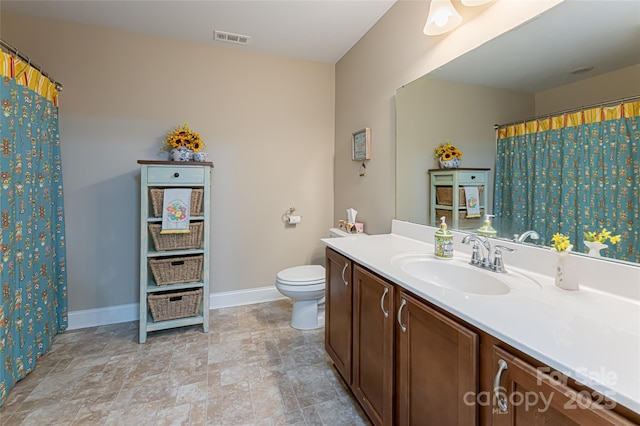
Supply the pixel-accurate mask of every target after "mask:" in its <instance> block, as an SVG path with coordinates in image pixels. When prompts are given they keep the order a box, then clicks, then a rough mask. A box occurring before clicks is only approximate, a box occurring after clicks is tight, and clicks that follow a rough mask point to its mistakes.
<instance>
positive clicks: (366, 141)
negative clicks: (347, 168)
mask: <svg viewBox="0 0 640 426" xmlns="http://www.w3.org/2000/svg"><path fill="white" fill-rule="evenodd" d="M351 159H352V160H354V161H361V160H370V159H371V129H370V128H369V127H365V128H364V129H362V130H358V131H357V132H354V133H353V137H352V138H351Z"/></svg>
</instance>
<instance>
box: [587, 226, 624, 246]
mask: <svg viewBox="0 0 640 426" xmlns="http://www.w3.org/2000/svg"><path fill="white" fill-rule="evenodd" d="M584 239H585V240H586V241H589V242H598V243H602V244H604V243H606V242H607V240H609V241H611V244H616V243H619V242H620V235H611V232H609V231H607V228H602V231H600V232H598V233H597V234H596V232H595V231H587V232H584Z"/></svg>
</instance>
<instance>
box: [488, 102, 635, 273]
mask: <svg viewBox="0 0 640 426" xmlns="http://www.w3.org/2000/svg"><path fill="white" fill-rule="evenodd" d="M497 145H498V148H497V149H498V155H497V161H496V185H495V187H496V188H495V195H494V213H495V214H496V218H504V219H508V220H513V223H514V229H513V232H514V233H522V232H524V231H526V230H528V229H533V230H535V231H537V232H538V233H539V234H540V236H541V239H542V241H541V243H542V244H544V245H550V243H551V237H552V235H553V234H554V233H557V232H559V233H563V234H567V235H569V237H570V239H571V242H572V244H573V245H574V251H578V252H583V253H585V252H587V248H586V246H585V244H584V236H583V232H585V231H595V232H596V233H597V232H599V231H600V230H602V228H606V229H607V230H608V231H610V232H611V234H612V235H618V234H619V235H620V236H621V241H620V242H619V243H618V244H615V245H614V244H611V243H610V242H607V244H608V246H609V247H608V248H607V249H606V250H604V251H603V255H604V256H606V257H610V258H615V259H619V260H627V261H631V262H640V101H638V100H635V101H633V102H624V103H620V104H618V105H616V106H613V107H610V108H609V107H598V108H593V109H588V110H584V111H580V112H576V113H572V114H564V115H558V116H555V117H547V118H541V119H538V120H533V121H528V122H526V123H520V124H516V125H510V126H506V127H501V128H500V129H499V130H498V141H497Z"/></svg>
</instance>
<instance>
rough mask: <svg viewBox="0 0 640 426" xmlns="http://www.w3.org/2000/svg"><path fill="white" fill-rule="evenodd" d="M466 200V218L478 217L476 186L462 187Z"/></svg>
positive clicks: (478, 199)
mask: <svg viewBox="0 0 640 426" xmlns="http://www.w3.org/2000/svg"><path fill="white" fill-rule="evenodd" d="M463 188H464V197H465V198H466V199H467V217H480V194H479V191H478V187H477V186H464V187H463Z"/></svg>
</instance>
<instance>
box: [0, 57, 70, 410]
mask: <svg viewBox="0 0 640 426" xmlns="http://www.w3.org/2000/svg"><path fill="white" fill-rule="evenodd" d="M0 54H1V56H0V73H1V74H2V78H3V81H2V84H1V85H0V102H1V112H0V173H1V177H2V178H1V180H0V215H1V224H0V247H1V249H2V252H1V256H2V257H1V258H0V283H1V285H2V299H1V300H2V303H0V357H1V359H2V361H1V363H0V406H1V405H3V404H4V403H5V402H6V401H7V396H8V394H9V390H10V389H11V388H12V387H13V386H14V385H15V383H16V382H17V381H18V380H20V379H22V378H24V377H25V376H26V375H27V374H28V373H29V372H31V371H32V370H33V369H34V368H35V367H36V362H37V359H38V358H39V357H40V356H41V355H43V354H44V353H45V352H46V351H47V350H48V349H49V348H50V346H51V344H52V341H53V337H54V336H55V335H56V334H57V333H59V332H61V331H63V330H64V329H66V327H67V273H66V259H65V256H66V249H65V226H64V224H65V223H64V203H63V191H62V163H61V158H60V139H59V133H58V106H57V95H58V93H57V90H56V88H55V85H54V84H53V83H52V82H51V81H50V80H49V79H48V78H46V77H44V76H43V75H42V74H41V73H40V72H39V71H38V70H36V69H34V68H33V67H31V66H29V65H28V64H26V63H25V62H24V61H22V60H21V59H19V58H17V57H15V56H13V55H10V54H7V53H4V52H0Z"/></svg>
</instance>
